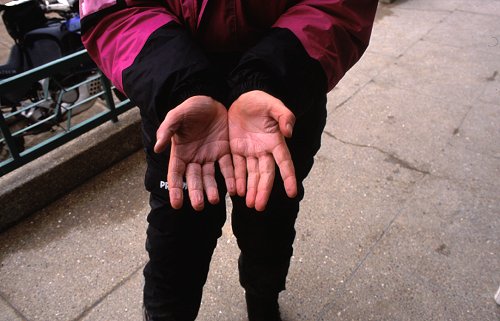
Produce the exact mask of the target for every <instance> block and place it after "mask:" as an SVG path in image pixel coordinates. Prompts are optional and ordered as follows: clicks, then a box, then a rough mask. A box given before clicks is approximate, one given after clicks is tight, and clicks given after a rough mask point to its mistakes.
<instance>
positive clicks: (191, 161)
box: [154, 96, 236, 211]
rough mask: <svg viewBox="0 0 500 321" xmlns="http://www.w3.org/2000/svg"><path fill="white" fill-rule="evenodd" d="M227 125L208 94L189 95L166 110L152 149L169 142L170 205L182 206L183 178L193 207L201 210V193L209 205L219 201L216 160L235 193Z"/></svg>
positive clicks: (221, 108) (221, 109)
mask: <svg viewBox="0 0 500 321" xmlns="http://www.w3.org/2000/svg"><path fill="white" fill-rule="evenodd" d="M227 128H228V125H227V111H226V108H225V107H224V106H223V105H222V104H221V103H219V102H218V101H216V100H214V99H212V98H211V97H208V96H193V97H190V98H188V99H186V100H185V101H184V102H183V103H182V104H180V105H179V106H177V107H175V108H174V109H172V110H170V111H169V112H168V113H167V116H166V117H165V120H164V121H163V122H162V123H161V125H160V127H159V128H158V130H157V132H156V138H157V141H156V144H155V147H154V151H155V152H156V153H160V152H162V151H163V150H165V149H166V148H167V146H168V144H171V151H170V160H169V163H168V175H167V181H168V190H169V196H170V204H171V205H172V207H173V208H175V209H179V208H181V207H182V204H183V185H184V184H183V183H184V177H185V178H186V183H187V187H188V193H189V199H190V201H191V205H192V206H193V208H194V209H195V210H197V211H201V210H202V209H203V207H204V194H206V195H207V199H208V201H209V202H210V203H211V204H216V203H218V202H219V192H218V189H217V183H216V181H215V166H214V164H215V162H216V161H217V162H219V165H220V169H221V172H222V175H223V176H224V178H225V181H226V187H227V190H228V192H229V194H230V195H234V194H235V193H236V187H235V180H234V171H233V165H232V162H231V154H230V149H229V140H228V130H227Z"/></svg>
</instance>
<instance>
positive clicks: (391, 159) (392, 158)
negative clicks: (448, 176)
mask: <svg viewBox="0 0 500 321" xmlns="http://www.w3.org/2000/svg"><path fill="white" fill-rule="evenodd" d="M324 133H325V134H326V135H327V136H329V137H331V138H333V139H335V140H337V141H339V142H341V143H343V144H346V145H350V146H354V147H360V148H370V149H374V150H376V151H378V152H380V153H382V154H384V155H386V156H387V158H386V159H385V160H384V161H386V162H388V163H391V164H396V165H399V166H401V167H403V168H405V169H408V170H411V171H415V172H419V173H421V174H424V175H430V174H431V172H429V171H428V170H425V169H422V168H418V167H417V166H415V165H413V164H411V163H410V162H408V161H406V160H404V159H402V158H401V157H399V156H398V155H397V154H396V153H392V152H388V151H385V150H383V149H382V148H380V147H377V146H371V145H365V144H357V143H352V142H348V141H345V140H343V139H340V138H338V137H337V136H335V135H334V134H332V133H330V132H329V131H327V130H325V131H324Z"/></svg>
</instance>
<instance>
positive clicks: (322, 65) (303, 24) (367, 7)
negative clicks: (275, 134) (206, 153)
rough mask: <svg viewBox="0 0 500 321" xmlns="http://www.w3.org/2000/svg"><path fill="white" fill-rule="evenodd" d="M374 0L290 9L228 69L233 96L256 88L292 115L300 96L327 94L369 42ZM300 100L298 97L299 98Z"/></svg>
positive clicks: (313, 2) (334, 0)
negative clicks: (264, 92)
mask: <svg viewBox="0 0 500 321" xmlns="http://www.w3.org/2000/svg"><path fill="white" fill-rule="evenodd" d="M377 3H378V1H377V0H356V1H347V0H330V1H325V0H303V1H297V2H296V4H295V5H293V6H291V7H289V8H288V9H287V10H286V11H285V12H284V13H283V14H282V15H281V16H280V17H279V18H278V20H277V21H276V22H275V23H274V25H273V28H272V30H271V32H270V33H269V34H268V35H267V36H266V37H264V38H263V39H262V40H261V41H260V42H259V43H258V44H257V45H256V46H254V47H253V48H251V49H250V50H249V51H248V52H246V53H245V54H244V55H243V57H242V59H241V61H240V63H239V65H238V67H237V68H236V69H235V70H234V71H233V73H232V75H231V78H230V84H231V87H232V98H233V99H234V98H236V97H237V96H238V95H239V94H241V93H243V92H245V91H249V90H253V89H260V90H264V91H267V92H269V93H270V94H272V95H275V96H277V97H278V98H280V99H281V100H283V101H284V103H285V104H286V105H287V106H288V107H289V108H290V109H291V110H292V111H293V112H294V113H295V114H296V115H297V114H300V113H301V112H302V111H303V110H302V109H301V108H304V105H305V104H304V103H298V102H299V101H302V102H303V101H304V99H302V98H300V97H304V96H308V95H309V96H312V95H314V94H317V93H318V92H322V93H323V94H324V93H326V92H327V91H329V90H331V89H332V88H333V87H334V86H335V85H336V84H337V83H338V82H339V80H340V79H341V78H342V77H343V75H344V74H345V73H346V72H347V71H348V70H349V68H351V67H352V66H353V65H354V64H355V63H356V62H357V61H358V60H359V58H360V57H361V55H362V54H363V52H364V51H365V49H366V47H367V46H368V43H369V38H370V34H371V29H372V25H373V20H374V17H375V12H376V8H377ZM299 96H300V97H299Z"/></svg>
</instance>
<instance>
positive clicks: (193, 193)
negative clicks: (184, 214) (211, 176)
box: [186, 163, 204, 211]
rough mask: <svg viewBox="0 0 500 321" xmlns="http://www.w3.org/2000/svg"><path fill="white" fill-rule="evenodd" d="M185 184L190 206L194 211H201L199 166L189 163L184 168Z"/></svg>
mask: <svg viewBox="0 0 500 321" xmlns="http://www.w3.org/2000/svg"><path fill="white" fill-rule="evenodd" d="M186 182H187V187H188V192H189V199H190V201H191V206H193V208H194V209H195V210H196V211H201V210H202V209H203V205H204V204H203V201H204V197H203V182H202V178H201V165H200V164H197V163H189V164H188V166H187V168H186Z"/></svg>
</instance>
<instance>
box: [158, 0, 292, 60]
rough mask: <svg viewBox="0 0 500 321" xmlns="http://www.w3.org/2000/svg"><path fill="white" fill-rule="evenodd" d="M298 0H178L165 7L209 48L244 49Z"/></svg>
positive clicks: (168, 2)
mask: <svg viewBox="0 0 500 321" xmlns="http://www.w3.org/2000/svg"><path fill="white" fill-rule="evenodd" d="M296 2H297V1H287V0H246V1H245V0H228V1H221V0H176V1H165V5H166V7H167V8H168V9H169V11H171V12H172V13H173V14H175V15H176V16H177V18H178V19H179V20H180V21H181V22H182V23H183V24H184V25H185V26H186V27H187V28H188V29H189V30H190V31H191V33H192V35H193V37H194V38H195V39H196V40H197V41H198V42H199V43H200V45H201V46H202V47H203V48H204V49H205V50H206V51H208V52H235V51H244V50H246V49H247V48H249V47H250V46H252V45H254V44H255V43H256V42H257V41H258V39H260V38H261V37H262V35H263V34H264V33H265V32H266V31H267V30H268V29H269V28H270V27H271V26H272V25H273V24H274V23H275V22H276V20H277V19H278V18H279V17H280V15H281V14H283V13H284V12H285V11H286V9H287V8H289V7H290V6H291V5H293V4H294V3H296Z"/></svg>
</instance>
